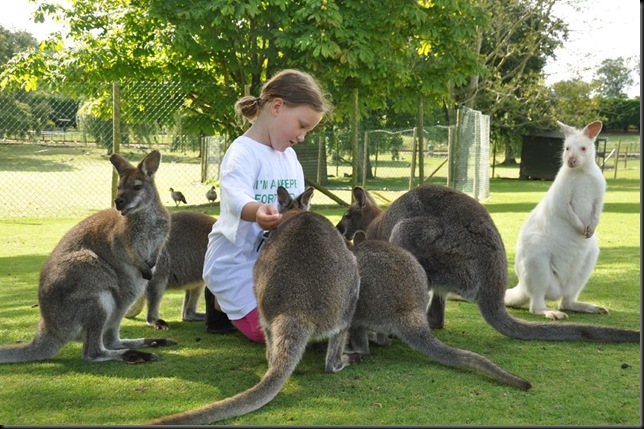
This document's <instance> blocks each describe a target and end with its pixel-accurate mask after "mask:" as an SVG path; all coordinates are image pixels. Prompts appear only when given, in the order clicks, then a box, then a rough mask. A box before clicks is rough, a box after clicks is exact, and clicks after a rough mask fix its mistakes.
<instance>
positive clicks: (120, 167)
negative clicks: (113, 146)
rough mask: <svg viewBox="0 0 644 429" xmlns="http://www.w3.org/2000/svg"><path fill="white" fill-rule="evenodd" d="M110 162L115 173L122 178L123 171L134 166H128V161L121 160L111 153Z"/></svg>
mask: <svg viewBox="0 0 644 429" xmlns="http://www.w3.org/2000/svg"><path fill="white" fill-rule="evenodd" d="M110 162H111V163H112V165H113V166H114V168H115V169H116V172H117V173H118V174H119V176H122V175H123V174H124V173H125V171H127V170H129V169H132V168H134V166H133V165H132V164H130V161H128V160H127V159H125V158H123V157H122V156H121V155H119V154H118V153H113V154H112V155H110Z"/></svg>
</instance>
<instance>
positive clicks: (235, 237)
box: [203, 136, 304, 320]
mask: <svg viewBox="0 0 644 429" xmlns="http://www.w3.org/2000/svg"><path fill="white" fill-rule="evenodd" d="M280 185H281V186H283V187H284V188H286V189H287V190H288V191H289V193H290V194H291V195H292V196H293V197H295V196H297V195H299V194H301V193H302V192H304V172H303V171H302V165H301V164H300V163H299V161H298V160H297V155H296V154H295V151H294V150H293V148H288V149H286V150H285V151H284V152H279V151H276V150H274V149H273V148H271V147H269V146H266V145H263V144H261V143H258V142H256V141H254V140H252V139H250V138H248V137H245V136H241V137H238V138H237V139H235V141H234V142H233V143H232V144H231V145H230V147H229V148H228V150H227V151H226V154H225V155H224V159H223V160H222V162H221V169H220V176H219V187H220V214H219V218H218V219H217V222H215V224H214V225H213V227H212V231H211V232H210V234H209V235H208V249H207V250H206V258H205V261H204V267H203V278H204V281H205V282H206V286H207V287H208V289H210V291H211V292H212V293H213V294H214V295H215V296H216V298H217V302H218V303H219V306H220V307H221V309H222V310H223V311H224V312H225V313H226V314H227V315H228V318H229V319H231V320H238V319H241V318H242V317H244V316H246V315H247V314H248V313H250V312H251V311H252V310H253V309H254V308H256V307H257V300H256V299H255V294H254V293H253V265H255V261H256V260H257V257H258V256H259V252H258V246H259V245H260V243H261V239H262V233H263V231H262V229H261V228H260V227H259V225H258V224H257V222H248V221H245V220H242V219H241V212H242V208H243V207H244V206H245V205H246V204H248V203H249V202H251V201H258V202H260V203H265V204H266V203H267V204H274V205H275V206H277V187H278V186H280Z"/></svg>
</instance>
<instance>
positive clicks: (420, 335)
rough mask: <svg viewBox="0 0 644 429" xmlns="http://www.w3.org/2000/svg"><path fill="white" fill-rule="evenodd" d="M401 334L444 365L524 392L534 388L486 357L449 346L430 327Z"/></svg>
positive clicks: (411, 344) (414, 345)
mask: <svg viewBox="0 0 644 429" xmlns="http://www.w3.org/2000/svg"><path fill="white" fill-rule="evenodd" d="M400 334H401V335H398V336H399V337H400V338H401V339H403V340H404V341H405V342H406V343H407V344H409V345H410V346H412V347H414V348H415V349H417V350H420V351H422V352H423V353H425V354H426V355H428V356H429V357H431V358H433V359H434V360H436V361H437V362H439V363H441V364H443V365H446V366H451V367H455V368H470V369H475V370H478V371H480V372H482V373H484V374H487V375H489V376H490V377H492V378H494V379H495V380H499V381H501V382H503V383H506V384H509V385H510V386H514V387H518V388H519V389H523V390H528V389H530V388H531V387H532V384H531V383H530V382H529V381H527V380H526V379H524V378H521V377H519V376H517V375H514V374H512V373H510V372H508V371H506V370H504V369H503V368H501V367H500V366H498V365H497V364H495V363H494V362H492V361H491V360H489V359H487V358H486V357H483V356H481V355H479V354H476V353H474V352H471V351H468V350H463V349H459V348H456V347H452V346H448V345H447V344H445V343H443V342H442V341H441V340H439V339H438V338H436V337H435V336H434V335H433V334H432V333H431V330H430V329H429V326H427V329H423V330H420V329H418V330H416V332H413V330H406V332H400Z"/></svg>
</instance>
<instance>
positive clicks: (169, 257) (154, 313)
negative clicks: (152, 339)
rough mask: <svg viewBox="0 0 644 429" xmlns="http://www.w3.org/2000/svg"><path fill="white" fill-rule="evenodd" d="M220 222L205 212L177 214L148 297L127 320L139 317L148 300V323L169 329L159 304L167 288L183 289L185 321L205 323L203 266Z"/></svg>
mask: <svg viewBox="0 0 644 429" xmlns="http://www.w3.org/2000/svg"><path fill="white" fill-rule="evenodd" d="M215 221H216V219H215V218H214V217H212V216H209V215H207V214H204V213H197V212H177V213H172V215H171V216H170V236H169V237H168V240H167V242H166V244H165V246H164V247H163V250H162V251H161V254H160V255H159V259H158V260H157V265H156V270H155V272H154V274H153V275H152V278H151V279H150V281H149V282H148V285H147V287H146V289H145V295H143V296H141V298H139V299H138V300H137V301H136V302H135V303H134V304H132V306H131V307H130V309H129V310H128V312H127V314H126V315H125V317H134V316H136V315H138V314H139V313H140V312H141V310H142V309H143V306H144V304H145V302H146V300H147V304H148V312H147V318H146V320H147V323H148V325H150V326H153V327H154V328H156V329H162V330H168V329H170V326H169V325H168V323H167V322H166V321H165V320H163V319H160V318H159V305H160V304H161V298H163V294H164V293H165V291H166V290H167V289H183V290H185V295H184V298H183V307H182V310H181V313H182V315H181V319H182V320H186V321H197V320H205V318H206V315H205V313H200V312H197V304H198V303H199V297H200V296H202V295H203V292H204V288H205V283H204V281H203V277H202V273H203V264H204V259H205V257H206V247H208V234H210V230H211V229H212V225H213V224H214V223H215Z"/></svg>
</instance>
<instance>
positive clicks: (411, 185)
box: [409, 127, 417, 191]
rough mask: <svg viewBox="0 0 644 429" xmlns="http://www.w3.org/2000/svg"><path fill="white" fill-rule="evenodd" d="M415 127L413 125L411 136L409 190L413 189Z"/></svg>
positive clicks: (415, 145)
mask: <svg viewBox="0 0 644 429" xmlns="http://www.w3.org/2000/svg"><path fill="white" fill-rule="evenodd" d="M416 130H417V128H416V127H414V131H413V134H412V138H411V141H412V143H411V145H412V146H411V171H410V172H409V190H410V191H411V190H412V189H414V178H415V176H416V148H417V140H416V137H417V134H416Z"/></svg>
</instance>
